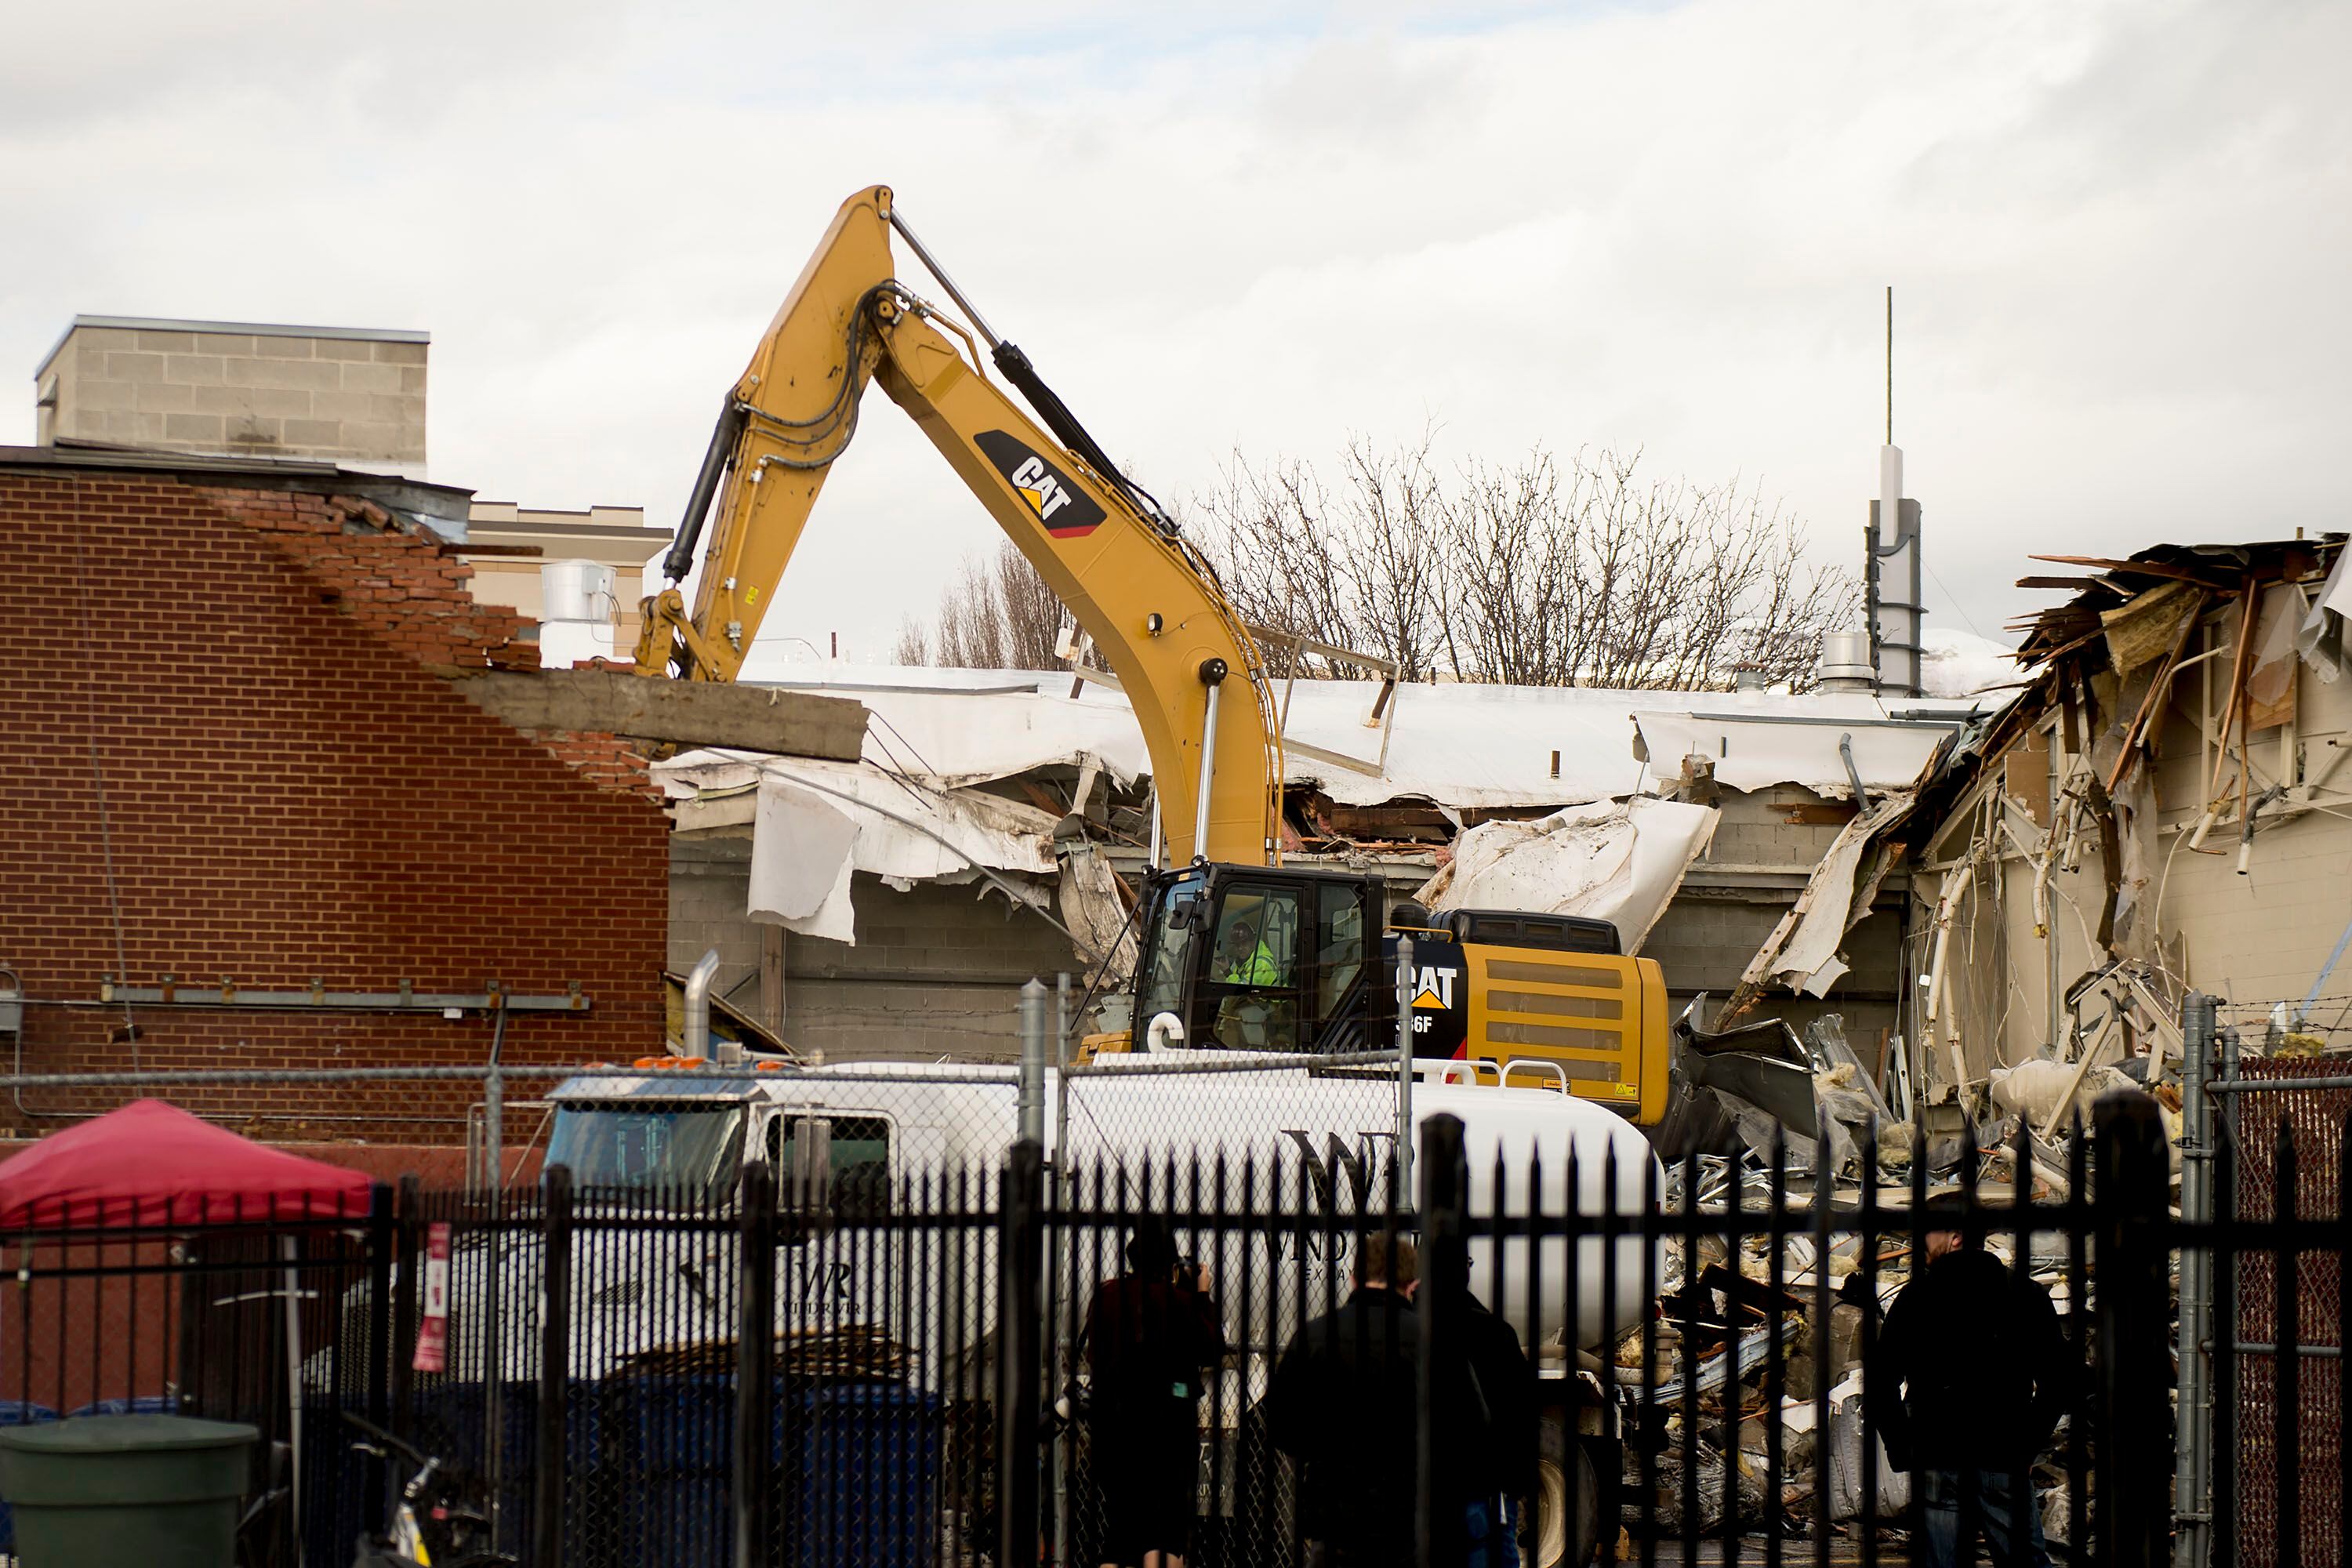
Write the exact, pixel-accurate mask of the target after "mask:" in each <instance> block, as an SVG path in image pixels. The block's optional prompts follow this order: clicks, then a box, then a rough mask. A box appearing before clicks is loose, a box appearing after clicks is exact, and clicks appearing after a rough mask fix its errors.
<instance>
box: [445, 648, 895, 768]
mask: <svg viewBox="0 0 2352 1568" xmlns="http://www.w3.org/2000/svg"><path fill="white" fill-rule="evenodd" d="M457 689H458V690H460V691H462V692H464V693H465V694H466V695H467V697H470V698H472V699H473V700H474V701H475V702H476V703H477V704H478V705H479V706H480V707H481V708H482V709H484V710H486V711H488V712H489V713H492V714H495V715H496V716H497V717H499V718H500V719H503V720H505V721H507V722H508V723H509V724H512V725H514V726H515V727H516V728H517V729H520V730H562V731H587V732H590V733H596V734H612V735H626V736H628V737H629V738H631V739H632V740H638V741H658V742H665V743H667V744H670V745H677V746H721V747H725V748H727V749H729V750H732V751H741V752H766V753H768V754H770V755H773V756H780V757H820V758H824V759H825V760H827V761H830V762H841V763H854V762H856V760H857V758H858V754H859V752H860V751H861V750H862V748H863V747H864V745H865V742H866V706H865V704H863V703H860V702H854V701H852V700H849V699H847V698H845V697H819V696H816V695H814V693H811V692H805V691H784V690H779V689H775V688H773V687H764V686H742V685H733V684H727V683H722V682H717V681H706V680H669V679H652V678H648V677H646V676H642V675H635V674H632V673H630V672H628V671H626V670H613V669H544V670H538V671H535V672H534V671H526V670H486V671H483V672H481V673H479V674H471V675H468V676H467V678H466V679H461V680H459V681H457Z"/></svg>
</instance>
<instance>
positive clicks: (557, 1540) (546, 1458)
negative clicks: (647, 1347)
mask: <svg viewBox="0 0 2352 1568" xmlns="http://www.w3.org/2000/svg"><path fill="white" fill-rule="evenodd" d="M540 1190H541V1194H542V1196H541V1206H540V1237H541V1243H540V1244H541V1246H542V1247H545V1248H546V1253H545V1256H544V1266H543V1268H541V1301H540V1312H539V1444H538V1447H539V1452H538V1455H537V1458H536V1461H535V1463H536V1466H537V1468H535V1469H534V1470H533V1471H532V1474H531V1481H532V1487H531V1491H532V1507H531V1544H532V1547H533V1556H532V1559H531V1560H532V1562H533V1563H536V1564H538V1568H562V1563H563V1482H564V1479H565V1472H566V1470H567V1469H568V1468H569V1466H568V1465H567V1463H566V1461H567V1459H568V1458H569V1456H568V1455H566V1454H565V1453H564V1451H563V1427H564V1419H563V1416H564V1395H565V1393H566V1392H567V1388H568V1385H569V1384H570V1382H571V1378H572V1172H571V1169H570V1167H568V1166H564V1165H550V1166H549V1167H548V1168H547V1173H546V1174H545V1175H543V1176H542V1177H541V1179H540Z"/></svg>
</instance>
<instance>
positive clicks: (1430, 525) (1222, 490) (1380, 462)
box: [1195, 434, 1445, 679]
mask: <svg viewBox="0 0 2352 1568" xmlns="http://www.w3.org/2000/svg"><path fill="white" fill-rule="evenodd" d="M1430 440H1431V437H1430V436H1429V435H1426V434H1424V435H1423V437H1422V439H1421V441H1420V443H1419V444H1418V445H1417V446H1413V447H1407V448H1404V449H1402V450H1400V451H1397V452H1394V453H1383V452H1381V451H1380V450H1378V449H1377V448H1375V447H1373V446H1372V444H1371V443H1370V441H1368V440H1366V439H1364V438H1362V437H1357V438H1356V439H1353V440H1351V441H1350V442H1349V444H1348V447H1347V449H1346V450H1345V452H1344V453H1342V455H1341V458H1340V479H1339V487H1338V489H1337V490H1336V492H1335V491H1332V490H1327V489H1325V488H1324V485H1323V482H1322V480H1321V479H1320V478H1319V477H1318V475H1317V474H1316V473H1315V471H1314V469H1313V468H1310V467H1309V466H1307V464H1305V463H1300V462H1296V461H1283V462H1277V463H1276V464H1274V465H1273V466H1271V467H1269V468H1253V467H1251V466H1250V464H1249V463H1248V462H1247V460H1246V459H1244V458H1243V457H1242V456H1241V454H1239V453H1238V452H1237V453H1235V454H1234V461H1233V463H1232V464H1231V465H1230V466H1229V467H1228V468H1226V470H1225V472H1224V474H1223V477H1222V479H1221V481H1220V483H1219V485H1218V487H1217V488H1216V489H1213V490H1211V491H1210V492H1209V493H1208V494H1206V495H1205V496H1202V497H1201V498H1199V500H1197V502H1196V503H1195V504H1196V506H1197V508H1198V510H1199V511H1200V513H1201V514H1202V520H1203V521H1204V522H1205V525H1206V526H1205V527H1204V528H1202V529H1200V530H1199V531H1197V537H1196V542H1197V543H1199V544H1200V546H1201V548H1202V553H1203V554H1204V555H1205V556H1206V557H1207V558H1208V560H1209V561H1210V563H1212V565H1213V566H1214V568H1215V569H1216V573H1217V577H1218V581H1219V583H1220V584H1221V585H1222V586H1223V589H1224V591H1225V595H1226V597H1228V598H1229V599H1231V600H1232V601H1233V603H1234V607H1235V608H1236V609H1238V610H1240V611H1241V613H1242V617H1243V618H1244V620H1246V621H1249V622H1251V623H1252V624H1254V625H1256V626H1273V627H1276V628H1279V629H1283V630H1287V631H1297V632H1304V633H1306V634H1307V636H1309V637H1316V638H1318V639H1320V640H1321V641H1324V642H1327V643H1330V644H1333V645H1335V646H1337V647H1349V648H1355V649H1358V650H1360V651H1361V652H1364V653H1369V654H1377V655H1380V656H1381V658H1390V659H1393V660H1395V661H1396V662H1397V663H1398V664H1399V665H1400V666H1402V669H1403V673H1404V674H1405V675H1406V676H1407V677H1408V678H1409V679H1420V678H1421V677H1422V676H1423V675H1426V674H1427V673H1429V672H1430V671H1431V670H1432V669H1434V668H1442V667H1443V665H1444V659H1443V658H1442V657H1441V656H1442V653H1443V650H1444V638H1445V626H1444V613H1443V612H1444V604H1443V597H1444V595H1443V587H1444V563H1443V562H1441V561H1439V560H1438V559H1437V558H1436V553H1435V550H1434V548H1433V546H1434V545H1435V544H1436V535H1437V532H1438V528H1439V523H1440V519H1441V517H1442V513H1443V509H1444V496H1443V494H1442V492H1441V490H1440V488H1439V485H1438V481H1437V477H1436V474H1435V472H1434V471H1433V469H1432V468H1431V467H1430V464H1429V447H1430ZM1270 651H1272V652H1273V653H1274V654H1275V655H1276V657H1277V658H1279V657H1280V652H1281V650H1279V649H1276V650H1270Z"/></svg>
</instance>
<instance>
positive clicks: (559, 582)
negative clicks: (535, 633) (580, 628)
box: [539, 561, 618, 624]
mask: <svg viewBox="0 0 2352 1568" xmlns="http://www.w3.org/2000/svg"><path fill="white" fill-rule="evenodd" d="M613 586H614V575H613V569H612V568H611V567H610V566H600V565H598V564H597V563H595V562H593V561H550V562H548V563H546V564H545V565H542V566H541V568H540V569H539V592H540V598H541V611H540V618H541V620H543V621H595V622H598V623H600V624H601V623H604V622H609V621H610V620H611V619H612V618H613V610H614V605H616V604H617V603H618V600H617V599H615V597H614V593H613Z"/></svg>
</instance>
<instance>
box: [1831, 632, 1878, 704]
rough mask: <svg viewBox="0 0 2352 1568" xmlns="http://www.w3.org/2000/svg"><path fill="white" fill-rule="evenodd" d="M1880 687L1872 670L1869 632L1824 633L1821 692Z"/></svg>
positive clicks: (1867, 689) (1875, 672) (1865, 689)
mask: <svg viewBox="0 0 2352 1568" xmlns="http://www.w3.org/2000/svg"><path fill="white" fill-rule="evenodd" d="M1877 686H1878V674H1877V671H1875V670H1874V669H1872V668H1870V634H1869V633H1868V632H1866V631H1862V632H1824V633H1822V667H1821V689H1822V690H1823V691H1872V690H1875V689H1877Z"/></svg>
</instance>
